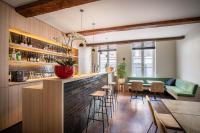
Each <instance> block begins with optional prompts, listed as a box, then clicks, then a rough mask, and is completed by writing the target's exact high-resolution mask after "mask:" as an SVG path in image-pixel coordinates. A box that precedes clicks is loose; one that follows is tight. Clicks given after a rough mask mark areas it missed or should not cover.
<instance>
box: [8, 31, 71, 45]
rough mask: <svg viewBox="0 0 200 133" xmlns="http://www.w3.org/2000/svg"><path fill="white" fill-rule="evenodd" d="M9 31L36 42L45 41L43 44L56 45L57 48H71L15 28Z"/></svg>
mask: <svg viewBox="0 0 200 133" xmlns="http://www.w3.org/2000/svg"><path fill="white" fill-rule="evenodd" d="M9 31H10V32H13V33H16V34H20V35H23V36H26V37H30V38H33V39H36V40H39V41H43V42H46V43H49V44H51V45H55V46H59V47H63V48H70V47H69V46H66V45H63V44H62V43H59V42H56V41H53V40H49V39H46V38H44V37H40V36H37V35H34V34H30V33H27V32H24V31H21V30H18V29H15V28H11V29H9Z"/></svg>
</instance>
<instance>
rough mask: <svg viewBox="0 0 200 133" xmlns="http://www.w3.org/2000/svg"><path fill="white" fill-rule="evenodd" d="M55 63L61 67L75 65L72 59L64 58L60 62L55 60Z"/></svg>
mask: <svg viewBox="0 0 200 133" xmlns="http://www.w3.org/2000/svg"><path fill="white" fill-rule="evenodd" d="M56 62H57V63H58V64H59V65H61V66H73V65H74V64H75V61H74V60H73V58H72V57H66V58H64V59H62V60H56Z"/></svg>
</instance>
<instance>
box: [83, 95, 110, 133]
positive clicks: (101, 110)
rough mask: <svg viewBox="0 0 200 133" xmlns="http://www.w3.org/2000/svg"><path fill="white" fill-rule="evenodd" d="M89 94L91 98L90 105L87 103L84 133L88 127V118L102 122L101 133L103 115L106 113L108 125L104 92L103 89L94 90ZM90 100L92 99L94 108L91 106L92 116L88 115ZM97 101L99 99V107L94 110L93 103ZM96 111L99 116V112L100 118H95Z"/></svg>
mask: <svg viewBox="0 0 200 133" xmlns="http://www.w3.org/2000/svg"><path fill="white" fill-rule="evenodd" d="M90 96H91V97H92V99H91V101H90V105H89V113H88V117H87V127H86V133H87V129H88V124H89V120H92V121H93V122H94V121H100V122H102V124H103V133H104V115H106V118H107V124H108V125H109V123H108V113H107V107H106V92H105V91H95V92H93V93H91V94H90ZM92 101H94V108H93V114H92V117H90V113H91V112H90V110H91V107H92ZM97 101H99V104H100V106H99V107H100V108H99V109H98V111H96V107H95V104H96V102H97ZM96 113H97V114H98V116H99V113H100V114H101V116H102V118H101V119H100V118H99V117H98V118H95V114H96Z"/></svg>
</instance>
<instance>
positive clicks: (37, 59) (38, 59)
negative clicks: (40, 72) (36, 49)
mask: <svg viewBox="0 0 200 133" xmlns="http://www.w3.org/2000/svg"><path fill="white" fill-rule="evenodd" d="M36 61H37V62H39V61H40V58H39V55H38V54H37V56H36Z"/></svg>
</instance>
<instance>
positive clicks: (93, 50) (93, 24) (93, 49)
mask: <svg viewBox="0 0 200 133" xmlns="http://www.w3.org/2000/svg"><path fill="white" fill-rule="evenodd" d="M92 26H93V31H94V29H95V23H92ZM92 41H93V43H94V32H93V36H92ZM92 52H95V48H94V47H93V48H92Z"/></svg>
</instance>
